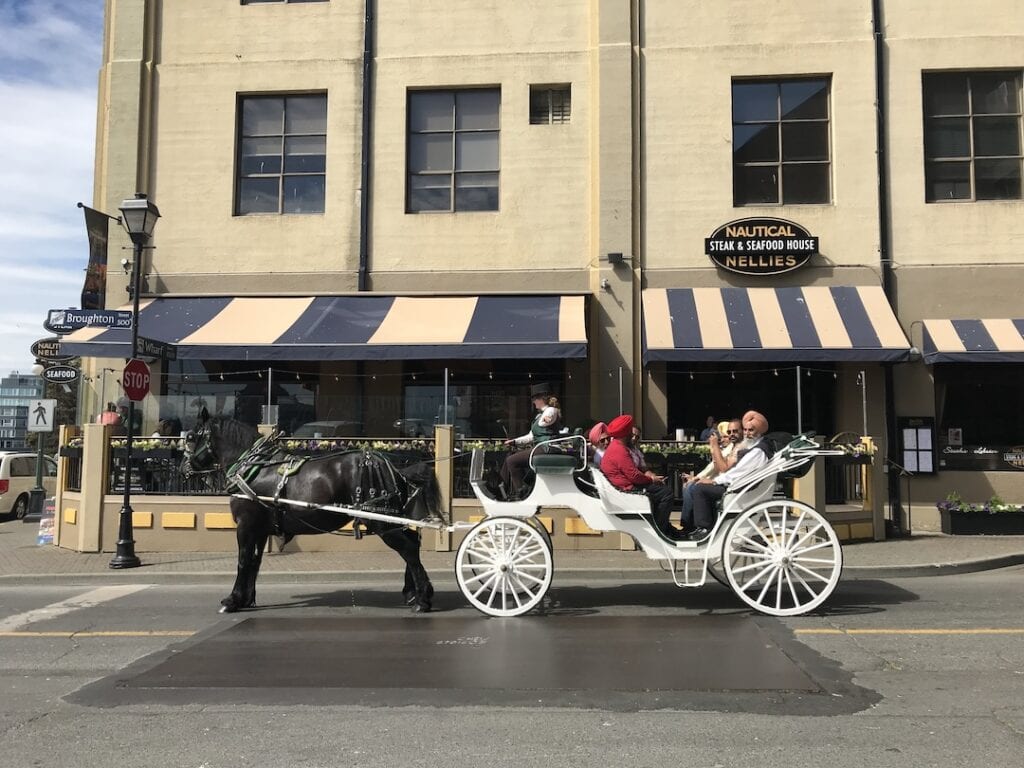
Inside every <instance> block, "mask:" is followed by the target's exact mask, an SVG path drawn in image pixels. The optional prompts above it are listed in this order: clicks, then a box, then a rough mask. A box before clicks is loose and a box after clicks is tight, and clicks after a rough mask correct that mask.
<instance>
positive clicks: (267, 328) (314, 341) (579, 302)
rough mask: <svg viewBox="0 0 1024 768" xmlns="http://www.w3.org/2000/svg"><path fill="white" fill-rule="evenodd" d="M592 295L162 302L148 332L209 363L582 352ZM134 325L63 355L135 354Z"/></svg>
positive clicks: (64, 343) (69, 339) (93, 335)
mask: <svg viewBox="0 0 1024 768" xmlns="http://www.w3.org/2000/svg"><path fill="white" fill-rule="evenodd" d="M585 320H586V317H585V310H584V297H583V296H514V295H501V296H423V297H420V296H415V297H414V296H377V295H359V296H330V297H328V296H316V297H301V298H293V297H246V298H230V297H209V296H204V297H197V298H156V299H150V300H148V301H143V302H141V303H140V312H139V335H140V336H144V337H146V338H148V339H153V340H155V341H160V342H163V343H165V344H172V345H174V346H175V347H176V349H177V354H178V357H179V358H202V359H208V360H410V359H421V360H422V359H435V358H479V357H492V358H497V357H504V358H508V357H513V358H515V357H534V358H536V357H547V358H582V357H586V355H587V335H586V324H585ZM130 345H131V334H130V332H129V331H126V330H117V329H106V328H83V329H81V330H78V331H75V332H74V333H72V334H69V335H68V336H65V337H64V338H63V339H62V340H61V352H62V354H70V355H82V356H88V357H130V356H131V355H130V352H129V347H130Z"/></svg>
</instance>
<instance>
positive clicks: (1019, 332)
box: [922, 319, 1024, 363]
mask: <svg viewBox="0 0 1024 768" xmlns="http://www.w3.org/2000/svg"><path fill="white" fill-rule="evenodd" d="M923 347H924V349H923V350H922V353H923V355H924V361H925V362H926V363H1024V320H1022V319H1016V320H1007V319H1000V320H925V321H924V339H923Z"/></svg>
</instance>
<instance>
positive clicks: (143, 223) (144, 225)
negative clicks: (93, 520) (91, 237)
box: [110, 193, 160, 568]
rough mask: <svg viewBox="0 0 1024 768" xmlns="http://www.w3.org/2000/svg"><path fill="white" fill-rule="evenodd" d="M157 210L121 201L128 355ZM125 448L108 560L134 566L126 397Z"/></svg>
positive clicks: (131, 410) (131, 433)
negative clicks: (127, 269) (129, 253)
mask: <svg viewBox="0 0 1024 768" xmlns="http://www.w3.org/2000/svg"><path fill="white" fill-rule="evenodd" d="M158 218H160V211H159V210H158V209H157V207H156V205H154V204H153V203H152V202H150V201H149V200H147V199H146V196H145V195H144V194H142V193H136V195H135V197H134V198H132V199H129V200H125V201H124V202H122V203H121V223H122V224H123V225H124V228H125V230H126V231H127V232H128V237H130V238H131V240H132V245H133V246H134V249H135V254H134V258H133V259H132V283H131V289H132V354H131V356H132V358H133V359H134V358H135V357H136V355H137V354H138V349H139V289H140V287H141V285H142V249H143V248H144V247H145V245H146V243H148V242H149V239H150V238H151V237H152V236H153V228H154V227H155V226H156V220H157V219H158ZM125 431H126V433H127V434H126V436H125V440H126V444H125V445H126V448H125V459H124V503H123V504H122V505H121V512H120V513H119V516H118V527H117V550H116V552H115V553H114V557H113V559H112V560H111V561H110V567H111V568H136V567H138V566H140V565H142V562H141V561H140V560H139V558H138V557H137V556H136V554H135V538H134V536H133V533H132V503H131V497H132V441H133V440H134V438H135V401H134V400H129V401H128V424H127V425H125Z"/></svg>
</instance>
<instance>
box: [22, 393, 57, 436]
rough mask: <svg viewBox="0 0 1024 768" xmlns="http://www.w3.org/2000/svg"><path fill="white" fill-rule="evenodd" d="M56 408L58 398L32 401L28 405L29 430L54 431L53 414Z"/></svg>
mask: <svg viewBox="0 0 1024 768" xmlns="http://www.w3.org/2000/svg"><path fill="white" fill-rule="evenodd" d="M56 410H57V401H56V400H32V401H30V402H29V406H28V431H29V432H53V414H54V413H55V412H56Z"/></svg>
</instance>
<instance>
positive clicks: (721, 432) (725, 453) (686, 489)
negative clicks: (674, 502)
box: [679, 419, 747, 531]
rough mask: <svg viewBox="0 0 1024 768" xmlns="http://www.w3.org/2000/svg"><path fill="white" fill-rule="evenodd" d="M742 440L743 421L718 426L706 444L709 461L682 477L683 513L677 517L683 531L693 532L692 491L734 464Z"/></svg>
mask: <svg viewBox="0 0 1024 768" xmlns="http://www.w3.org/2000/svg"><path fill="white" fill-rule="evenodd" d="M742 440H743V420H742V419H731V420H730V421H723V422H721V423H720V424H719V425H718V430H717V432H715V433H714V434H713V435H712V436H711V439H710V440H709V441H708V444H709V445H710V448H711V461H709V462H708V465H707V466H706V467H704V469H702V470H701V471H700V472H698V473H697V474H695V475H691V474H687V475H683V476H682V477H683V482H684V485H683V511H682V513H681V514H680V515H679V520H680V522H681V523H682V526H683V530H684V531H691V530H693V528H694V527H695V526H694V522H693V489H694V488H696V487H697V483H699V482H700V481H701V480H703V479H704V478H708V479H710V480H714V479H715V478H716V477H718V475H720V474H721V473H722V472H725V471H726V470H727V469H729V467H730V466H732V465H734V464H735V463H736V454H737V453H738V452H739V451H740V449H742V448H746V447H747V446H746V444H744V443H743V442H741V441H742Z"/></svg>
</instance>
